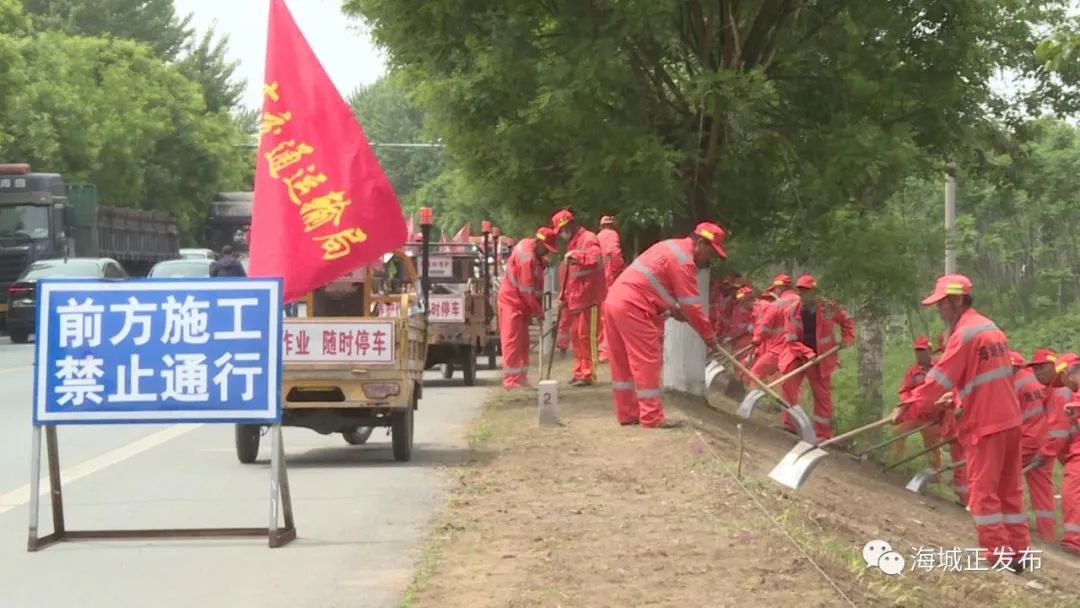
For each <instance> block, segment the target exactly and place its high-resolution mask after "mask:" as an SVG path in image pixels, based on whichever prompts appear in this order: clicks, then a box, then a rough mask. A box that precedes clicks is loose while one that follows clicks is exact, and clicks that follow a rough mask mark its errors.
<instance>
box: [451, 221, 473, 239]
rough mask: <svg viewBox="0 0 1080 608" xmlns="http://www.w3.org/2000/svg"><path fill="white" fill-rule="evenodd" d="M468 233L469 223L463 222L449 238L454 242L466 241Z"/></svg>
mask: <svg viewBox="0 0 1080 608" xmlns="http://www.w3.org/2000/svg"><path fill="white" fill-rule="evenodd" d="M470 234H471V232H470V231H469V224H465V225H464V226H462V227H461V230H458V231H457V234H455V235H454V238H452V239H450V240H452V241H453V242H455V243H468V242H469V235H470Z"/></svg>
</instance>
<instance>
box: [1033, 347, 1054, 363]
mask: <svg viewBox="0 0 1080 608" xmlns="http://www.w3.org/2000/svg"><path fill="white" fill-rule="evenodd" d="M1057 358H1058V354H1057V352H1056V351H1054V350H1053V349H1050V348H1036V349H1035V352H1033V353H1031V360H1030V361H1028V362H1027V366H1028V367H1034V366H1036V365H1042V364H1043V363H1055V362H1056V361H1057Z"/></svg>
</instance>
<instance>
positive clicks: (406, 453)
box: [390, 407, 414, 462]
mask: <svg viewBox="0 0 1080 608" xmlns="http://www.w3.org/2000/svg"><path fill="white" fill-rule="evenodd" d="M413 411H414V410H413V408H411V407H410V408H409V409H406V410H401V411H397V412H394V413H393V414H391V418H390V439H391V441H392V442H393V445H394V460H396V461H398V462H409V461H410V460H412V448H413Z"/></svg>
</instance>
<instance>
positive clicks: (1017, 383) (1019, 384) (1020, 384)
mask: <svg viewBox="0 0 1080 608" xmlns="http://www.w3.org/2000/svg"><path fill="white" fill-rule="evenodd" d="M1038 381H1039V379H1038V378H1036V377H1035V376H1024V377H1023V378H1020V379H1019V380H1014V381H1013V388H1014V389H1016V390H1020V389H1022V388H1024V387H1025V386H1027V385H1029V384H1031V383H1032V382H1038Z"/></svg>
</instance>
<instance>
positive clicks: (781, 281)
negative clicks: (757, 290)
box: [768, 273, 791, 291]
mask: <svg viewBox="0 0 1080 608" xmlns="http://www.w3.org/2000/svg"><path fill="white" fill-rule="evenodd" d="M777 287H791V277H789V276H788V275H786V274H784V273H780V274H778V275H776V276H775V277H773V280H772V283H770V284H769V289H768V291H772V290H773V289H776V288H777Z"/></svg>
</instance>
